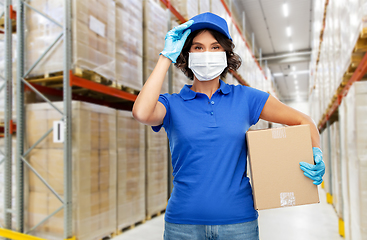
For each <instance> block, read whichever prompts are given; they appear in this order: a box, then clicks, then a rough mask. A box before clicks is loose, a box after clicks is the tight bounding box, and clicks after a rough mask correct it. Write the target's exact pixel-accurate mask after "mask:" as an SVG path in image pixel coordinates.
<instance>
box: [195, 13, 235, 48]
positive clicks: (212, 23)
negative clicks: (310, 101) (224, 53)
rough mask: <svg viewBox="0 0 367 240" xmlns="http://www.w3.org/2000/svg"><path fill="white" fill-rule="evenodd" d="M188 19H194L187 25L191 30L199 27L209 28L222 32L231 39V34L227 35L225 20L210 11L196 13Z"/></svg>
mask: <svg viewBox="0 0 367 240" xmlns="http://www.w3.org/2000/svg"><path fill="white" fill-rule="evenodd" d="M190 20H194V23H193V24H192V25H191V26H190V27H189V29H191V32H193V31H196V30H199V29H204V28H209V29H213V30H215V31H217V32H220V33H222V34H223V35H224V36H226V37H228V38H229V39H230V40H231V41H232V38H231V35H229V31H228V25H227V22H226V20H224V19H223V18H221V17H219V16H218V15H215V14H214V13H211V12H206V13H202V14H199V15H196V16H195V17H193V18H191V19H190Z"/></svg>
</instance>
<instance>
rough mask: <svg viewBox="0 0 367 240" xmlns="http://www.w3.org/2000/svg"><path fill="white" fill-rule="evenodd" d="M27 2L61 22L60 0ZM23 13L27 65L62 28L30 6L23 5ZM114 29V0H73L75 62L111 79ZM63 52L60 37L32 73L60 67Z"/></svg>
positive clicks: (37, 73)
mask: <svg viewBox="0 0 367 240" xmlns="http://www.w3.org/2000/svg"><path fill="white" fill-rule="evenodd" d="M29 4H30V5H31V6H32V7H34V8H36V9H38V10H39V11H41V12H43V13H45V14H46V15H48V16H52V18H53V19H54V20H56V21H57V22H58V23H60V24H61V25H63V20H64V19H63V18H64V14H63V13H64V2H63V1H58V0H34V1H31V2H30V3H29ZM26 16H27V18H26V39H25V44H26V51H25V52H26V53H27V54H25V67H26V69H29V67H30V66H31V65H32V64H33V63H34V62H35V61H36V59H37V58H38V57H40V56H41V54H42V53H43V52H44V51H45V50H46V48H47V47H48V46H50V45H51V44H52V42H53V41H54V40H55V39H56V38H57V36H58V35H59V34H60V33H61V32H62V28H61V27H59V26H57V25H56V24H54V23H52V22H50V21H49V20H47V19H45V18H44V17H42V16H40V15H39V13H37V12H35V11H33V10H31V9H29V8H27V9H26ZM115 31H116V27H115V2H114V1H113V0H78V1H76V0H73V1H72V44H73V46H72V57H73V60H72V61H73V64H74V66H76V67H80V68H83V69H87V70H92V71H95V72H97V73H98V74H101V75H102V76H104V77H106V78H109V79H114V78H115ZM63 56H64V51H63V45H62V41H59V42H58V43H57V44H56V45H55V46H54V47H53V49H52V50H51V51H50V52H49V53H48V54H47V56H46V57H45V58H44V60H43V61H42V62H41V63H40V64H39V65H38V66H37V67H36V68H35V69H34V70H33V71H32V73H31V75H44V74H47V73H52V72H58V71H62V70H63V59H64V57H63Z"/></svg>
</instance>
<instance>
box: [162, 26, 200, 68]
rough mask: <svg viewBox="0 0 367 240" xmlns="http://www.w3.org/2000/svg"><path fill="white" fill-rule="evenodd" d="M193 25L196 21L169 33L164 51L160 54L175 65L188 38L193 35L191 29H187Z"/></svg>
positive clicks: (175, 28)
mask: <svg viewBox="0 0 367 240" xmlns="http://www.w3.org/2000/svg"><path fill="white" fill-rule="evenodd" d="M193 23H194V21H193V20H190V21H187V22H185V23H183V24H181V25H179V26H177V27H174V28H173V29H172V30H170V31H168V33H167V34H166V37H165V40H166V41H165V43H164V49H163V51H162V52H161V53H160V54H162V55H163V56H165V57H167V58H169V59H170V60H171V61H172V62H173V63H176V59H177V58H178V56H179V55H180V53H181V51H182V48H183V45H184V44H185V41H186V39H187V37H188V36H189V34H190V33H191V29H187V28H189V27H190V26H191V25H192V24H193ZM186 29H187V30H186ZM185 30H186V31H185Z"/></svg>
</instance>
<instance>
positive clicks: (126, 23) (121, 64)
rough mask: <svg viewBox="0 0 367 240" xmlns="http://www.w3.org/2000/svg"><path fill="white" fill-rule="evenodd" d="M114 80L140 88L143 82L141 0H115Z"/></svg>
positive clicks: (133, 87)
mask: <svg viewBox="0 0 367 240" xmlns="http://www.w3.org/2000/svg"><path fill="white" fill-rule="evenodd" d="M116 82H117V84H120V85H123V86H126V87H130V88H132V89H141V88H142V84H143V1H142V0H138V1H136V0H128V1H126V0H118V1H116Z"/></svg>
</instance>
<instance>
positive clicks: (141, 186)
mask: <svg viewBox="0 0 367 240" xmlns="http://www.w3.org/2000/svg"><path fill="white" fill-rule="evenodd" d="M117 151H118V152H117V171H118V173H117V229H118V230H121V229H122V228H125V227H127V226H130V225H133V224H134V223H136V222H139V221H142V220H144V219H145V128H144V125H142V124H140V123H138V122H137V121H136V120H135V119H134V118H133V117H132V114H131V112H126V111H118V112H117ZM163 202H165V201H163Z"/></svg>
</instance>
